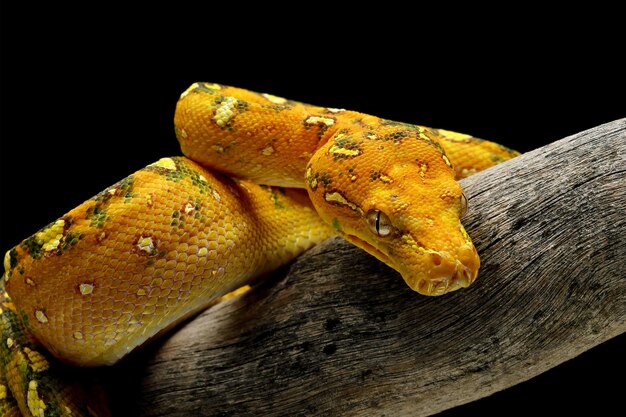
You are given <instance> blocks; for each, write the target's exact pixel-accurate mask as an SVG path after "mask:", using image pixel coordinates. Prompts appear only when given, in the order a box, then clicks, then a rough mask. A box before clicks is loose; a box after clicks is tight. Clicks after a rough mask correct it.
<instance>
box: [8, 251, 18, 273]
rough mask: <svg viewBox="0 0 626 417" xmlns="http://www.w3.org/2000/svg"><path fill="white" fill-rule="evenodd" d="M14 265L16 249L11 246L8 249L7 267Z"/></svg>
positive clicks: (15, 262) (13, 266) (15, 263)
mask: <svg viewBox="0 0 626 417" xmlns="http://www.w3.org/2000/svg"><path fill="white" fill-rule="evenodd" d="M16 266H17V249H15V248H12V249H11V250H10V251H9V267H10V268H11V269H13V268H15V267H16Z"/></svg>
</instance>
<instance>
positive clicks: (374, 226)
mask: <svg viewBox="0 0 626 417" xmlns="http://www.w3.org/2000/svg"><path fill="white" fill-rule="evenodd" d="M366 219H367V225H368V226H369V227H370V230H371V231H372V233H374V234H375V235H376V236H380V237H385V236H389V235H390V234H391V232H392V231H393V225H392V224H391V220H389V217H387V215H386V214H385V213H383V212H382V211H380V210H370V211H368V212H367V215H366Z"/></svg>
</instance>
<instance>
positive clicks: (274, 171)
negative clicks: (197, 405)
mask: <svg viewBox="0 0 626 417" xmlns="http://www.w3.org/2000/svg"><path fill="white" fill-rule="evenodd" d="M175 129H176V135H177V137H178V140H179V142H180V144H181V148H182V151H183V153H184V154H185V155H186V157H171V158H163V159H161V160H159V161H157V162H155V163H153V164H151V165H149V166H147V167H146V168H144V169H142V170H139V171H137V172H136V173H134V174H132V175H130V176H129V177H127V178H125V179H124V180H122V181H120V182H118V183H117V184H115V185H113V186H111V187H109V188H107V189H106V190H104V191H103V192H101V193H99V194H97V195H96V196H95V197H93V198H92V199H90V200H88V201H86V202H85V203H83V204H82V205H80V206H79V207H77V208H75V209H73V210H71V211H70V212H68V213H67V214H66V215H64V216H63V217H61V218H59V219H58V220H56V221H54V222H52V223H50V224H49V225H48V226H46V227H44V228H43V229H41V230H40V231H39V232H37V233H35V234H34V235H33V236H31V237H29V238H27V239H25V240H24V241H22V242H21V243H20V244H18V245H17V246H15V247H14V248H13V249H11V250H9V251H8V252H7V253H6V256H5V259H4V268H5V274H4V286H5V288H6V291H5V292H4V295H3V299H2V300H1V303H2V304H1V306H0V307H1V309H2V313H1V316H0V317H1V318H2V321H1V322H0V325H1V326H2V329H1V330H2V335H1V337H2V340H0V359H1V363H0V365H1V366H0V369H1V370H0V372H1V375H0V411H3V415H20V414H19V413H20V411H17V408H18V407H19V409H20V410H21V413H22V414H23V415H33V416H48V415H68V416H69V415H72V416H76V415H104V414H106V411H101V410H100V411H99V410H98V405H96V404H95V401H93V398H91V397H90V396H89V395H88V394H86V393H85V392H84V390H83V389H82V388H81V387H80V386H76V385H72V384H66V383H65V382H64V381H63V380H62V378H61V377H58V376H57V375H55V374H54V372H53V370H54V367H53V364H54V363H53V362H51V361H50V359H49V358H48V357H47V354H46V353H45V352H44V349H42V347H43V348H45V350H47V351H48V352H50V353H52V355H54V356H55V357H57V358H59V359H61V360H63V361H65V362H69V363H71V364H75V365H79V366H97V365H106V364H113V363H115V362H116V361H117V360H119V359H120V358H121V357H123V356H124V355H126V354H127V353H128V352H130V351H131V350H133V349H134V348H135V347H137V346H139V345H141V344H142V343H144V342H145V341H146V340H147V339H149V338H150V337H152V336H154V335H156V334H157V333H159V332H161V331H162V330H163V329H167V328H169V327H171V326H172V325H174V324H176V323H177V322H179V321H180V320H181V319H183V318H185V317H188V316H189V315H190V314H193V313H194V312H197V311H199V310H200V309H202V308H204V307H206V306H207V305H208V304H209V303H211V302H212V301H215V300H216V299H218V298H219V297H221V296H223V295H224V294H226V293H228V292H230V291H233V290H235V289H237V288H238V287H241V286H242V285H245V284H246V283H247V282H249V281H250V280H251V279H254V278H255V277H257V276H259V275H261V274H263V273H266V272H268V271H271V270H273V269H276V268H277V267H279V266H281V265H284V264H285V263H287V262H289V261H290V260H291V259H293V258H294V257H296V256H298V255H299V254H300V253H302V252H303V251H305V250H307V249H308V248H310V247H311V246H313V245H315V244H316V243H318V242H320V241H322V240H323V239H325V238H327V237H329V236H331V235H333V234H340V235H342V236H343V237H345V238H346V239H347V240H348V241H350V242H352V243H354V244H355V245H357V246H359V247H361V248H362V249H364V250H366V251H367V252H369V253H370V254H372V255H374V256H376V257H377V258H378V259H380V260H381V261H383V262H385V263H386V264H388V265H389V266H391V267H392V268H394V269H396V270H397V271H399V272H400V274H401V275H402V277H403V278H404V279H405V281H406V282H407V284H408V285H409V286H410V287H411V288H413V289H414V290H415V291H417V292H420V293H422V294H426V295H440V294H444V293H445V292H448V291H452V290H455V289H458V288H461V287H466V286H468V285H469V284H470V283H471V282H472V281H474V279H475V278H476V275H477V273H478V268H479V259H478V255H477V253H476V250H475V248H474V246H473V245H472V242H471V239H470V238H469V236H468V235H467V233H465V230H464V229H463V226H462V225H461V222H460V217H461V216H462V213H463V212H464V210H465V209H466V206H467V201H466V199H465V196H464V195H463V193H462V190H461V188H460V186H459V184H458V183H457V181H456V180H457V179H459V178H462V177H464V176H467V175H470V174H472V173H473V172H476V171H479V170H482V169H485V168H487V167H489V166H492V165H494V164H496V163H498V162H501V161H504V160H506V159H509V158H511V157H514V156H515V155H517V153H516V152H514V151H511V150H509V149H507V148H504V147H502V146H500V145H497V144H495V143H492V142H487V141H482V140H480V139H476V138H473V137H471V136H469V135H462V134H458V133H454V132H449V131H444V130H435V129H430V128H427V127H422V126H415V125H409V124H405V123H398V122H392V121H389V120H384V119H380V118H378V117H374V116H369V115H366V114H362V113H358V112H354V111H347V110H344V109H336V108H326V107H315V106H310V105H305V104H302V103H298V102H294V101H290V100H286V99H284V98H281V97H276V96H273V95H269V94H258V93H254V92H250V91H247V90H242V89H238V88H234V87H227V86H223V85H218V84H210V83H195V84H193V85H192V86H191V87H190V88H189V89H188V90H187V91H185V92H184V93H183V94H182V95H181V99H180V100H179V102H178V105H177V109H176V114H175ZM64 384H66V385H64ZM11 413H13V414H11ZM55 413H56V414H55Z"/></svg>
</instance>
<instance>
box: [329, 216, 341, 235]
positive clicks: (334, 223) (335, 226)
mask: <svg viewBox="0 0 626 417" xmlns="http://www.w3.org/2000/svg"><path fill="white" fill-rule="evenodd" d="M331 224H332V226H333V229H335V230H336V231H338V232H341V223H339V220H337V218H336V217H335V218H333V220H332V222H331Z"/></svg>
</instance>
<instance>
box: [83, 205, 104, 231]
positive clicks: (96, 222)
mask: <svg viewBox="0 0 626 417" xmlns="http://www.w3.org/2000/svg"><path fill="white" fill-rule="evenodd" d="M108 218H109V217H108V216H107V214H106V210H105V209H104V208H103V207H102V205H101V204H96V205H95V206H93V207H89V208H88V209H87V214H86V216H85V219H87V220H91V223H90V224H89V225H90V226H92V227H99V228H100V227H102V226H103V225H104V222H105V221H106V220H107V219H108Z"/></svg>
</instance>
